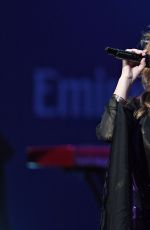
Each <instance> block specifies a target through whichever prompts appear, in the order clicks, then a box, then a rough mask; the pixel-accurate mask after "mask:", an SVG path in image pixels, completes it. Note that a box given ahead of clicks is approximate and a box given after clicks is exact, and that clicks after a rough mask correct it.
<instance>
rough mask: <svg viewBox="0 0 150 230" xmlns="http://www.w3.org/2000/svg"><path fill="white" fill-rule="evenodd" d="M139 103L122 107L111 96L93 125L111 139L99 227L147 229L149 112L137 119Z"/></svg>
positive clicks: (149, 216)
mask: <svg viewBox="0 0 150 230" xmlns="http://www.w3.org/2000/svg"><path fill="white" fill-rule="evenodd" d="M139 106H140V105H139V99H137V98H133V99H131V100H129V101H128V103H127V105H125V106H124V105H122V104H121V103H118V102H117V101H116V100H115V98H114V97H112V98H111V99H110V101H109V104H108V106H107V107H106V109H105V112H104V114H103V116H102V120H101V122H100V124H99V125H98V126H97V128H96V133H97V137H98V139H104V140H107V141H109V142H111V153H110V160H109V166H108V171H107V176H106V182H105V187H104V199H103V211H102V221H101V230H111V229H112V230H131V229H135V230H139V229H140V230H148V229H150V223H149V221H150V186H149V185H150V113H149V111H148V112H147V113H146V114H145V116H144V117H143V118H141V119H139V120H137V119H136V118H134V116H133V113H134V111H135V110H137V109H138V108H139ZM133 194H134V196H133ZM135 209H136V210H137V212H138V215H137V216H135ZM133 210H134V212H133ZM135 217H136V218H135Z"/></svg>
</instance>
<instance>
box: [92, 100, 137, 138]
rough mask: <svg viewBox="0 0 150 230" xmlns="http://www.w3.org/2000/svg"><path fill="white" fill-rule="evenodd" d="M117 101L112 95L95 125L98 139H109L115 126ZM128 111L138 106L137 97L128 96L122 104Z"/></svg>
mask: <svg viewBox="0 0 150 230" xmlns="http://www.w3.org/2000/svg"><path fill="white" fill-rule="evenodd" d="M118 103H121V102H117V101H116V99H115V97H114V96H112V97H111V98H110V100H109V103H108V105H107V106H106V108H105V111H104V113H103V115H102V118H101V121H100V123H99V124H98V125H97V126H96V136H97V139H98V140H105V141H111V140H112V136H113V130H114V126H115V118H116V113H117V105H118ZM123 106H124V107H125V108H126V109H127V110H128V111H130V112H132V114H133V111H135V110H136V109H137V108H138V107H139V98H130V99H129V100H128V101H127V104H126V105H123Z"/></svg>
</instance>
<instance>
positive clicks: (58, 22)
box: [0, 0, 149, 230]
mask: <svg viewBox="0 0 150 230" xmlns="http://www.w3.org/2000/svg"><path fill="white" fill-rule="evenodd" d="M144 2H145V4H144ZM144 2H142V3H143V4H142V5H141V1H129V0H126V1H125V0H123V1H119V0H116V1H115V0H113V1H107V0H106V1H100V0H95V1H89V0H80V1H79V0H72V1H69V0H65V1H62V0H57V1H56V0H55V1H54V0H51V1H50V0H49V1H48V0H43V1H39V0H36V1H35V0H33V1H18V2H13V1H9V2H7V3H3V6H2V7H1V14H0V15H1V23H2V26H1V43H0V55H1V68H0V73H1V78H0V88H1V90H0V105H1V112H0V118H1V123H0V127H1V133H2V134H3V135H4V136H5V137H6V138H7V140H8V142H9V143H10V144H11V145H12V147H13V148H14V151H15V153H14V155H13V156H12V158H11V160H10V161H9V162H8V163H7V165H6V170H5V173H6V174H5V175H6V188H7V191H6V197H7V208H8V218H9V222H10V229H11V230H27V229H28V230H35V229H36V230H49V229H52V230H69V229H72V230H76V229H82V230H83V229H86V230H91V229H93V230H94V229H95V230H96V229H98V226H99V221H100V210H99V208H98V206H97V204H96V201H95V199H94V196H93V193H92V191H91V190H90V188H89V186H88V184H87V183H86V181H85V177H84V174H83V173H81V172H80V173H79V172H78V173H77V172H66V171H64V170H63V169H61V168H58V169H51V168H47V169H36V170H33V169H32V170H31V169H28V168H27V165H26V163H27V156H26V148H27V147H28V146H32V145H34V146H45V145H46V146H53V145H60V144H68V143H69V144H73V145H100V144H103V143H102V142H98V141H97V140H96V136H95V127H96V124H97V123H98V121H99V120H100V117H101V114H102V111H103V110H104V107H105V105H106V104H107V102H108V100H109V98H110V96H111V95H112V93H113V90H114V87H115V84H116V82H117V79H118V78H119V76H120V70H121V61H119V60H116V59H114V58H113V57H111V56H108V55H107V54H106V52H105V50H104V49H105V47H107V46H110V47H116V48H120V49H125V48H133V47H135V48H136V47H139V39H140V37H141V31H144V30H146V27H147V26H148V25H149V7H148V5H147V4H149V2H148V1H144ZM137 85H138V86H136V87H134V89H133V92H132V93H133V94H134V95H136V94H139V93H140V92H141V90H142V87H141V86H140V82H138V83H137Z"/></svg>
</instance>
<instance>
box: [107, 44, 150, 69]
mask: <svg viewBox="0 0 150 230" xmlns="http://www.w3.org/2000/svg"><path fill="white" fill-rule="evenodd" d="M105 50H106V52H107V53H108V54H110V55H113V56H114V57H116V58H118V59H125V60H129V61H132V62H135V63H136V64H140V61H141V60H142V58H143V57H144V58H145V62H146V67H147V68H150V55H148V54H146V55H145V56H142V55H141V54H136V53H132V52H129V51H125V50H120V49H114V48H111V47H106V48H105Z"/></svg>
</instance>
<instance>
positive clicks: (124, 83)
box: [106, 47, 150, 100]
mask: <svg viewBox="0 0 150 230" xmlns="http://www.w3.org/2000/svg"><path fill="white" fill-rule="evenodd" d="M106 51H107V52H108V53H109V54H112V55H113V56H115V57H117V58H119V59H123V62H122V63H123V64H122V73H121V76H120V78H119V81H118V84H117V86H116V89H115V91H114V94H117V95H118V96H120V97H122V98H123V99H124V100H126V99H127V95H128V91H129V89H130V87H131V85H132V84H133V82H134V81H135V80H136V79H137V78H138V77H139V76H140V75H141V72H142V70H143V69H144V68H145V67H150V55H148V54H147V50H138V49H127V50H125V51H124V50H118V49H113V48H109V47H108V48H106Z"/></svg>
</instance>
